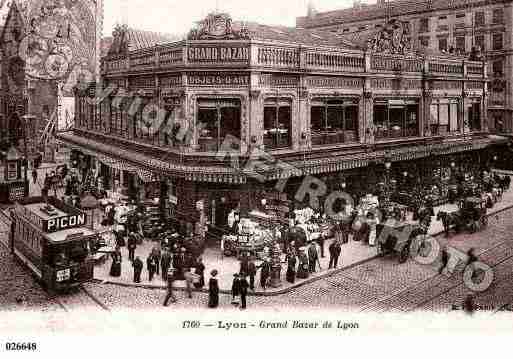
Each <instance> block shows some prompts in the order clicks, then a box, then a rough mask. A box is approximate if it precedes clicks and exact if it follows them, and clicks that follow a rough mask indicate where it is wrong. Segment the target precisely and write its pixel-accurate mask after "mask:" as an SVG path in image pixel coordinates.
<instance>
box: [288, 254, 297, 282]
mask: <svg viewBox="0 0 513 359" xmlns="http://www.w3.org/2000/svg"><path fill="white" fill-rule="evenodd" d="M286 260H287V274H286V279H287V282H289V283H292V284H294V282H295V281H296V263H297V258H296V254H295V253H294V251H293V250H289V252H288V253H287V258H286Z"/></svg>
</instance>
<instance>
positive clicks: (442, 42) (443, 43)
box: [438, 37, 447, 51]
mask: <svg viewBox="0 0 513 359" xmlns="http://www.w3.org/2000/svg"><path fill="white" fill-rule="evenodd" d="M438 50H440V51H447V38H445V37H444V38H441V39H438Z"/></svg>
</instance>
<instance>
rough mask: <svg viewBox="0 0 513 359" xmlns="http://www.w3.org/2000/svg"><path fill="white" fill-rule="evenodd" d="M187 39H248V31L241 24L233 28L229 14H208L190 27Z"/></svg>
mask: <svg viewBox="0 0 513 359" xmlns="http://www.w3.org/2000/svg"><path fill="white" fill-rule="evenodd" d="M187 38H188V39H189V40H249V38H250V36H249V31H248V29H247V27H246V26H245V25H244V24H243V25H242V26H241V27H240V29H238V30H234V29H233V27H232V18H231V16H230V15H229V14H216V13H211V14H209V15H208V16H207V17H206V18H205V19H204V20H202V21H200V22H199V23H198V26H197V28H195V29H192V30H191V31H190V32H189V35H188V37H187Z"/></svg>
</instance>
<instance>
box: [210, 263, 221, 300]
mask: <svg viewBox="0 0 513 359" xmlns="http://www.w3.org/2000/svg"><path fill="white" fill-rule="evenodd" d="M210 275H211V277H210V280H209V281H208V306H209V308H217V306H218V305H219V284H218V282H217V278H216V276H217V270H216V269H214V270H213V271H212V272H210Z"/></svg>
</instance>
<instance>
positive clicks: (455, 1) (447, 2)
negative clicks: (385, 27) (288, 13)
mask: <svg viewBox="0 0 513 359" xmlns="http://www.w3.org/2000/svg"><path fill="white" fill-rule="evenodd" d="M480 2H482V0H391V1H390V3H388V4H389V7H387V4H369V5H367V4H361V5H360V7H351V8H345V9H340V10H335V11H328V12H322V13H317V14H315V15H313V16H311V17H308V16H304V17H299V18H297V19H296V24H297V26H298V27H306V28H307V27H316V26H328V25H335V24H340V23H351V22H358V21H365V20H373V19H379V18H384V17H386V15H387V12H388V11H389V15H390V16H391V17H394V16H403V15H408V14H415V13H422V12H428V11H440V10H455V9H458V8H466V7H469V6H471V5H472V4H473V3H480ZM494 2H496V3H497V4H501V3H503V2H504V0H495V1H494Z"/></svg>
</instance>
